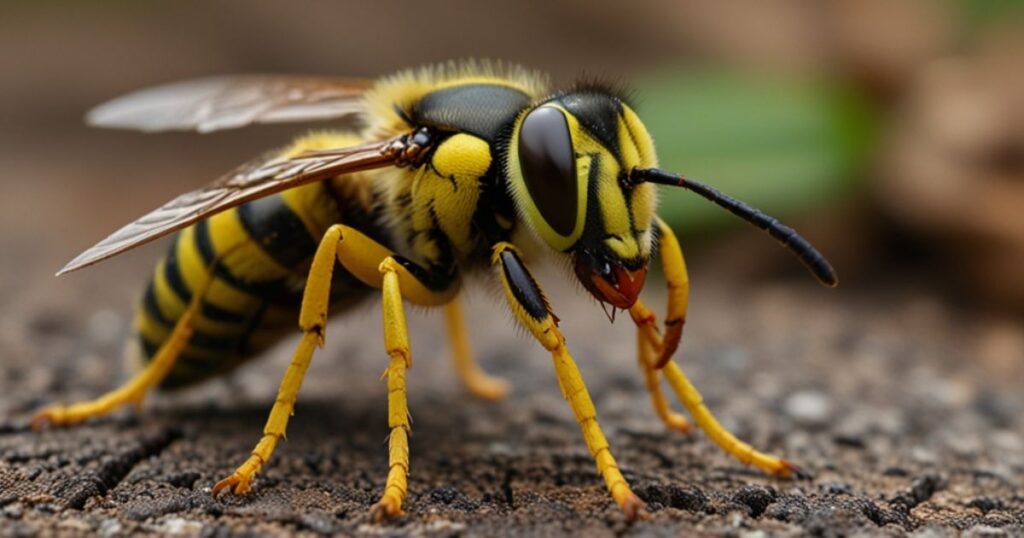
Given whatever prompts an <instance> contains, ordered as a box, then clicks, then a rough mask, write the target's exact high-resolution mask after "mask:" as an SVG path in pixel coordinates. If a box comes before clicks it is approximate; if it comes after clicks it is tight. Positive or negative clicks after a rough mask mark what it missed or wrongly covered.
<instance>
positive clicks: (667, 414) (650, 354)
mask: <svg viewBox="0 0 1024 538" xmlns="http://www.w3.org/2000/svg"><path fill="white" fill-rule="evenodd" d="M637 356H638V357H639V361H640V369H641V370H642V371H643V373H644V381H645V382H646V383H647V392H649V393H650V394H651V405H653V406H654V412H655V413H657V414H658V418H660V419H661V421H662V422H663V423H664V424H665V426H667V427H668V428H669V429H670V430H677V431H680V432H683V433H689V432H690V431H691V430H692V429H693V426H691V425H690V421H688V420H686V417H684V416H683V415H681V414H679V413H676V412H675V411H673V410H672V408H671V407H669V405H668V400H666V398H665V393H664V392H662V391H661V380H660V379H659V378H658V371H657V370H655V369H654V361H655V359H656V350H655V349H654V345H653V343H652V342H651V341H649V340H648V338H647V337H646V336H645V335H644V334H642V333H638V334H637Z"/></svg>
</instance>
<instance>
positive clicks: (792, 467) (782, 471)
mask: <svg viewBox="0 0 1024 538" xmlns="http://www.w3.org/2000/svg"><path fill="white" fill-rule="evenodd" d="M781 461H782V467H780V468H779V470H778V471H777V472H776V473H775V475H776V476H781V477H782V478H792V479H795V480H810V479H812V478H814V473H812V472H810V471H808V470H807V469H804V468H803V467H801V466H800V465H797V464H795V463H793V462H791V461H789V460H781Z"/></svg>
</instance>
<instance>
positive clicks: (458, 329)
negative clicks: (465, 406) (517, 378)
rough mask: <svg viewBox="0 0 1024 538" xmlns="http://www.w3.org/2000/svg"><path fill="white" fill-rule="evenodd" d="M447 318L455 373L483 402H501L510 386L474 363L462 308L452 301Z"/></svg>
mask: <svg viewBox="0 0 1024 538" xmlns="http://www.w3.org/2000/svg"><path fill="white" fill-rule="evenodd" d="M444 313H445V318H446V321H447V325H448V340H449V341H450V342H451V344H452V358H453V359H454V361H455V372H456V373H457V374H458V375H459V379H461V380H462V384H463V385H465V387H466V389H467V390H469V392H470V393H471V394H472V395H473V396H476V397H477V398H480V399H482V400H491V401H494V400H500V399H502V398H504V397H505V396H506V395H507V394H508V392H509V388H510V387H509V384H508V382H507V381H505V380H504V379H501V378H498V377H493V376H489V375H487V373H486V372H484V371H483V370H481V369H480V367H479V366H478V365H477V364H476V362H474V361H473V352H472V351H470V349H469V337H468V335H467V334H466V324H465V321H464V320H463V317H462V306H461V305H460V304H459V302H458V301H452V302H450V303H448V304H447V305H446V306H445V309H444Z"/></svg>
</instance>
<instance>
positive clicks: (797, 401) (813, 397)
mask: <svg viewBox="0 0 1024 538" xmlns="http://www.w3.org/2000/svg"><path fill="white" fill-rule="evenodd" d="M782 409H783V411H785V412H786V414H787V415H789V416H790V417H792V418H793V419H794V420H796V421H797V422H799V423H801V424H804V425H807V426H822V425H824V424H825V423H826V422H827V421H828V418H829V414H830V413H831V412H832V402H831V401H830V400H829V398H828V396H826V395H825V394H823V393H822V392H819V391H817V390H801V391H798V392H795V393H793V394H792V395H790V396H789V397H788V398H786V401H785V403H783V405H782Z"/></svg>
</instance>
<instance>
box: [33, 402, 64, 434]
mask: <svg viewBox="0 0 1024 538" xmlns="http://www.w3.org/2000/svg"><path fill="white" fill-rule="evenodd" d="M74 422H75V421H73V420H70V419H68V417H67V413H66V412H65V408H64V406H60V405H53V406H50V407H46V408H44V409H42V410H40V411H39V412H38V413H36V414H35V415H32V419H31V420H30V421H29V427H30V428H32V429H33V430H35V431H39V430H41V429H43V427H45V426H46V425H50V426H67V425H70V424H73V423H74Z"/></svg>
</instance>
